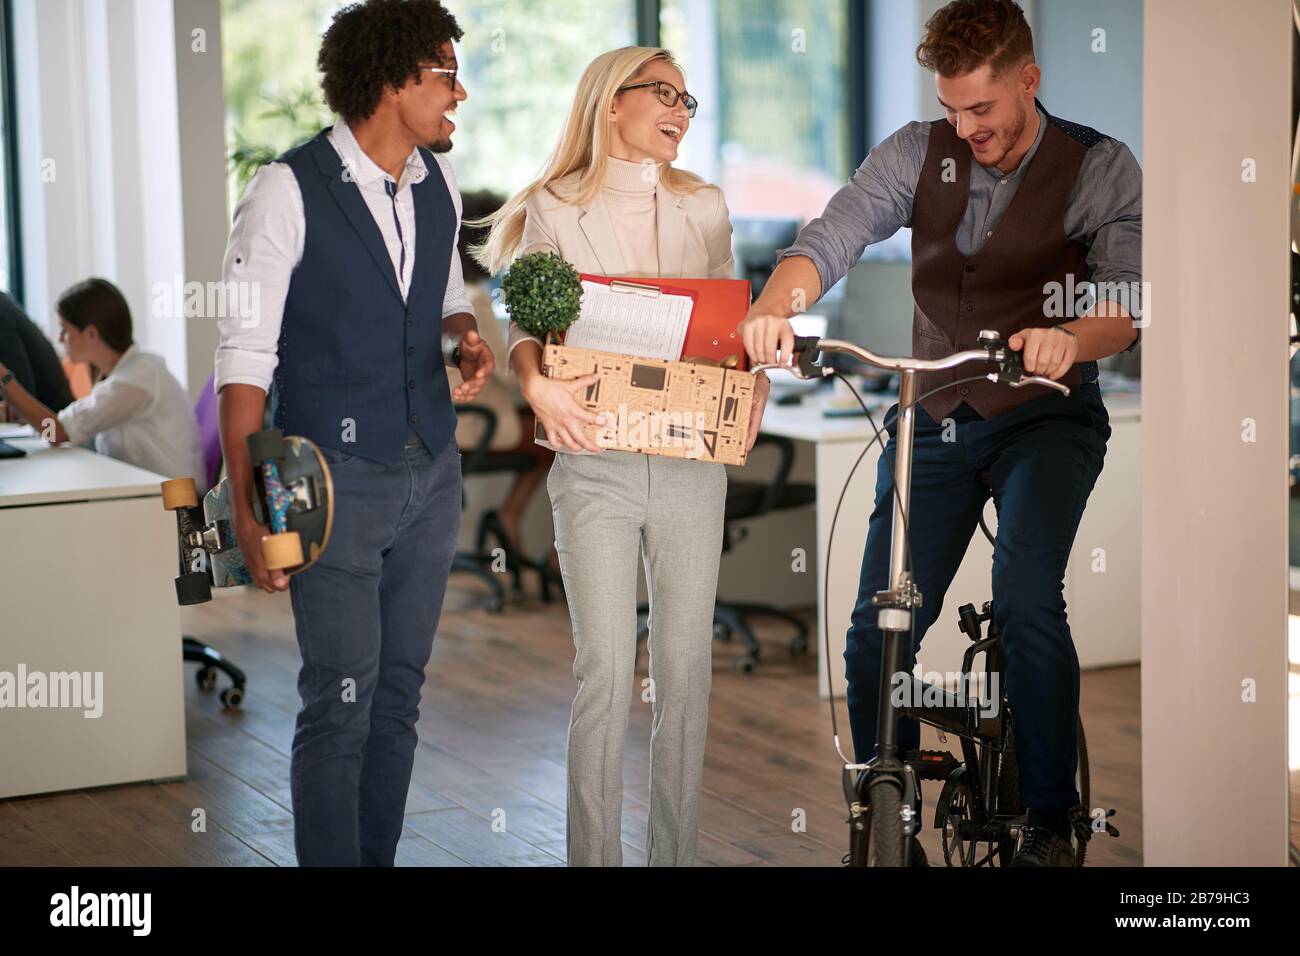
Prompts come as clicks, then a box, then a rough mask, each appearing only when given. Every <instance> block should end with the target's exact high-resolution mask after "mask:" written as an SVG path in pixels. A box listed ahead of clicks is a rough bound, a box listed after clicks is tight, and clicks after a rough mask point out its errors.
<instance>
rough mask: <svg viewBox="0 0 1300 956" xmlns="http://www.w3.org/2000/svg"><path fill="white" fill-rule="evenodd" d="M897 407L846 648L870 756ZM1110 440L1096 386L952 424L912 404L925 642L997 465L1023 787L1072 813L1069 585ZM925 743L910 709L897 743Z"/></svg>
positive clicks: (1075, 686)
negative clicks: (1074, 550) (1073, 552)
mask: <svg viewBox="0 0 1300 956" xmlns="http://www.w3.org/2000/svg"><path fill="white" fill-rule="evenodd" d="M896 414H897V406H894V407H893V408H891V409H890V410H889V413H888V415H889V418H890V420H891V424H890V426H889V428H888V432H889V436H890V437H889V440H888V442H886V452H885V454H883V455H882V456H881V458H880V464H879V468H878V474H877V479H876V502H875V510H874V511H873V512H872V515H871V522H870V525H869V528H868V532H867V547H866V553H865V555H864V556H863V559H862V575H861V580H860V583H859V585H858V600H857V605H856V607H855V608H854V610H853V618H852V623H851V625H850V626H849V631H848V639H847V644H846V647H845V651H844V662H845V672H846V676H847V680H848V691H847V698H848V706H849V720H850V724H851V726H852V731H853V746H854V749H855V751H856V753H857V759H858V760H859V761H863V762H865V761H866V760H869V759H870V758H871V757H873V756H874V755H875V749H876V720H877V716H878V706H879V700H880V671H881V647H882V638H881V632H880V629H879V628H878V627H877V626H876V619H877V615H878V614H879V608H876V607H874V606H872V604H871V598H872V595H874V594H875V593H876V592H877V591H883V590H886V589H887V588H888V587H889V583H888V582H889V552H890V526H891V522H892V520H893V513H894V481H893V465H894V451H895V441H896V437H897V425H896V423H894V422H893V417H894V415H896ZM945 433H946V434H945ZM945 437H946V438H948V439H949V440H947V441H945V440H944V439H945ZM1109 438H1110V419H1109V416H1108V415H1107V414H1106V408H1105V406H1104V405H1103V404H1102V400H1101V392H1100V391H1099V389H1098V387H1097V385H1096V383H1088V384H1084V385H1080V386H1078V387H1077V388H1075V389H1073V390H1072V391H1071V394H1070V396H1069V397H1068V398H1067V397H1066V396H1063V395H1060V394H1059V393H1056V392H1051V393H1049V394H1047V395H1045V396H1043V397H1042V398H1037V399H1034V400H1033V401H1029V402H1025V403H1024V404H1022V405H1019V406H1016V407H1015V408H1012V409H1010V410H1009V411H1006V412H1004V413H1002V414H1000V415H995V416H993V417H992V418H989V419H988V420H985V419H982V418H980V417H979V415H978V414H976V412H975V411H974V410H973V409H971V408H970V406H968V405H965V404H963V405H960V406H959V407H958V408H957V409H956V410H955V411H954V412H953V413H952V415H951V425H949V426H948V427H947V428H945V425H944V423H943V422H935V421H934V419H932V418H931V417H930V416H929V415H928V414H927V413H926V411H925V409H923V408H922V407H921V406H920V405H917V406H916V420H915V439H914V443H913V451H914V458H913V463H912V500H911V507H910V509H909V513H908V515H907V519H908V521H907V523H908V530H909V537H910V540H911V549H912V569H913V579H914V580H915V582H916V585H917V587H918V588H920V591H921V595H922V598H923V604H922V606H921V607H920V608H918V609H917V610H916V611H915V623H916V640H917V644H918V646H919V644H920V641H921V638H922V637H923V636H924V635H925V632H926V631H927V630H928V629H929V627H930V625H931V624H932V623H933V622H934V621H935V620H936V619H937V618H938V616H939V612H940V610H941V609H942V607H943V599H944V595H945V593H946V592H947V590H948V586H949V585H950V584H951V583H952V579H953V577H954V576H955V575H956V573H957V568H958V567H959V566H960V565H961V561H962V558H963V557H965V554H966V549H967V547H968V546H969V544H970V539H971V535H972V534H973V533H974V532H975V529H976V527H977V526H978V521H979V516H980V513H981V512H982V510H983V508H984V504H985V502H986V501H987V500H988V497H989V494H988V490H987V489H986V487H985V485H984V483H983V482H982V481H981V480H980V478H979V473H980V472H981V471H982V470H985V469H987V471H988V473H989V484H990V486H991V487H992V493H993V501H994V504H995V506H996V508H997V513H998V531H997V543H996V545H995V546H994V549H993V604H994V620H995V622H996V624H997V626H998V629H999V631H1000V632H1001V634H1002V642H1003V646H1004V649H1005V651H1006V674H1005V680H1006V690H1007V695H1008V700H1009V703H1010V707H1011V710H1012V713H1013V714H1014V715H1015V721H1014V735H1015V747H1016V753H1017V756H1018V759H1019V763H1020V797H1021V801H1022V803H1023V804H1024V806H1026V807H1032V808H1033V809H1035V810H1062V809H1069V808H1071V807H1073V806H1075V805H1076V804H1077V802H1078V794H1077V791H1076V789H1075V784H1074V776H1075V769H1076V763H1077V759H1078V756H1077V746H1078V745H1077V740H1076V737H1077V734H1076V729H1075V728H1076V725H1075V720H1076V716H1077V714H1078V711H1079V658H1078V655H1077V654H1076V653H1075V650H1074V642H1073V640H1072V639H1071V636H1070V627H1069V624H1068V623H1067V622H1066V616H1065V598H1064V596H1063V591H1064V584H1063V582H1064V579H1065V570H1066V564H1067V563H1068V561H1069V557H1070V549H1071V547H1072V546H1073V544H1074V535H1075V532H1076V531H1077V530H1078V527H1079V519H1080V518H1081V517H1082V515H1083V508H1084V505H1085V504H1086V503H1087V500H1088V495H1089V494H1090V493H1091V492H1092V488H1093V485H1094V484H1095V482H1096V480H1097V476H1098V475H1099V474H1100V473H1101V466H1102V460H1103V458H1104V457H1105V454H1106V442H1107V440H1108V439H1109ZM1134 493H1135V494H1136V493H1137V489H1134ZM978 600H982V598H980V599H977V606H978ZM953 620H954V624H955V615H953ZM915 652H916V648H912V649H911V652H910V654H909V649H908V648H906V647H904V649H903V658H904V659H903V664H902V667H903V669H904V670H910V669H911V667H912V663H913V656H914V654H915ZM920 741H921V729H920V725H919V724H918V723H917V722H916V721H915V720H912V719H910V718H902V719H900V720H899V723H898V744H899V749H900V752H901V751H905V750H909V749H915V748H917V747H919V746H920Z"/></svg>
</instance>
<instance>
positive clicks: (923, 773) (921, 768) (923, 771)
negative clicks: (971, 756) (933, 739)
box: [903, 750, 960, 780]
mask: <svg viewBox="0 0 1300 956" xmlns="http://www.w3.org/2000/svg"><path fill="white" fill-rule="evenodd" d="M903 762H904V763H907V764H911V766H912V769H913V770H915V771H916V776H917V779H919V780H947V779H948V777H949V775H950V774H951V773H952V772H953V770H955V769H956V768H957V765H958V764H959V763H960V761H959V760H958V759H957V758H956V756H954V755H953V753H952V752H951V751H948V750H909V751H908V752H907V753H906V754H905V755H904V757H903Z"/></svg>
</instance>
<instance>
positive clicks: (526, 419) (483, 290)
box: [447, 190, 559, 579]
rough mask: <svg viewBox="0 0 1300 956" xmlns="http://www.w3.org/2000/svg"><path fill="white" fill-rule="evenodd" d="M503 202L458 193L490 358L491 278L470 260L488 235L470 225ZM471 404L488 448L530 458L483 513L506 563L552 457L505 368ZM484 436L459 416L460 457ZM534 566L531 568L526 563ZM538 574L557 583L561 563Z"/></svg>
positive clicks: (471, 287) (499, 343)
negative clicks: (490, 427)
mask: <svg viewBox="0 0 1300 956" xmlns="http://www.w3.org/2000/svg"><path fill="white" fill-rule="evenodd" d="M503 202H504V200H503V199H502V198H501V197H500V196H498V195H496V194H495V193H492V192H489V191H487V190H481V191H478V192H465V193H461V204H462V208H463V216H464V221H463V223H462V225H461V236H460V246H459V249H460V261H461V271H462V272H463V273H464V276H465V294H466V296H467V298H468V299H469V301H470V303H471V304H472V305H473V307H474V314H475V317H476V318H477V319H478V329H479V334H481V335H482V336H483V339H484V340H485V341H486V342H487V343H488V345H489V346H491V348H492V351H493V353H495V354H499V355H504V354H505V353H506V339H505V335H504V333H503V332H502V329H501V324H500V322H499V321H498V320H497V317H496V315H495V314H494V313H493V311H492V294H491V289H490V286H489V283H490V281H491V278H492V277H491V276H490V275H488V273H487V272H486V271H485V270H484V269H483V267H482V266H481V265H479V264H478V261H477V260H475V258H474V257H473V256H472V255H470V254H469V249H470V247H471V246H475V245H477V244H478V243H480V242H482V241H483V240H484V239H486V238H487V230H486V229H485V228H483V227H481V226H479V227H475V226H474V225H472V223H473V222H475V221H478V220H483V219H485V218H487V217H488V216H491V215H492V214H493V213H494V212H496V211H497V210H498V209H500V208H501V205H502V203H503ZM447 380H448V384H449V385H451V386H452V387H453V388H455V386H457V385H459V384H460V381H461V379H460V373H459V372H457V371H456V370H455V369H449V370H448V372H447ZM475 404H477V405H484V406H486V407H488V408H490V409H491V410H492V411H493V412H494V413H495V414H496V417H497V428H496V432H495V433H494V434H493V436H492V442H491V444H490V445H489V446H488V447H489V448H490V449H491V450H492V451H509V452H514V453H517V454H524V455H528V456H530V457H532V458H533V459H534V460H535V463H534V465H533V467H532V469H530V470H529V471H524V472H519V473H518V474H517V477H516V478H515V480H514V483H513V484H512V485H511V486H510V491H509V493H508V494H507V495H506V498H505V501H503V502H502V503H501V505H500V506H499V507H498V508H496V509H495V510H492V511H488V512H485V513H484V515H483V522H484V527H485V529H487V530H489V531H491V532H492V533H493V534H495V535H496V536H497V537H498V538H499V539H501V544H502V547H504V548H505V550H506V556H507V560H515V559H516V557H518V558H522V556H523V554H524V553H525V551H524V541H523V536H522V533H521V526H522V524H523V519H524V512H525V511H527V509H528V503H529V502H530V501H531V500H532V497H533V494H534V493H535V492H536V491H537V489H538V488H539V487H541V484H542V481H543V480H544V479H545V478H546V472H547V470H548V469H549V468H550V467H551V461H552V460H553V459H554V458H555V452H553V451H551V450H550V449H549V448H546V447H544V446H542V445H539V444H537V442H536V441H535V440H534V438H533V436H534V433H535V431H536V427H537V419H536V418H535V417H534V416H533V410H532V409H531V408H529V407H528V403H527V402H525V401H524V397H523V394H522V393H521V392H520V390H519V383H518V381H517V380H516V379H515V377H514V376H513V375H511V374H510V371H509V369H508V368H506V366H505V364H504V363H502V364H501V365H499V366H498V367H497V368H496V370H495V371H494V373H493V375H492V377H491V378H489V379H488V380H487V382H486V384H484V386H483V391H481V392H480V393H479V395H478V398H477V399H475ZM482 433H483V422H482V419H480V418H478V417H477V416H474V415H462V416H460V419H459V421H458V422H457V425H456V442H457V444H458V445H459V446H460V448H461V450H462V451H470V450H472V449H473V448H474V447H476V446H477V445H478V442H479V441H480V438H481V436H482ZM528 563H530V564H531V563H532V562H528ZM539 564H541V565H542V567H541V570H542V573H547V571H546V569H547V568H550V569H551V571H552V573H553V576H554V578H555V579H558V577H559V560H558V558H557V556H556V554H555V549H554V547H551V548H550V549H549V555H548V557H547V558H546V559H543V562H539Z"/></svg>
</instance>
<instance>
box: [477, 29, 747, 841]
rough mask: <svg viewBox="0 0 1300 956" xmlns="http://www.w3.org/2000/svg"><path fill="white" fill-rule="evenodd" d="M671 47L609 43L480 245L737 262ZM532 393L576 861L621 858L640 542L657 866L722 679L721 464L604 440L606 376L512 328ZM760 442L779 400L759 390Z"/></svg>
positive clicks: (650, 266) (503, 250)
mask: <svg viewBox="0 0 1300 956" xmlns="http://www.w3.org/2000/svg"><path fill="white" fill-rule="evenodd" d="M685 87H686V81H685V79H684V78H683V76H682V72H681V70H680V68H679V67H678V66H677V64H676V62H675V61H674V60H673V58H672V55H671V54H670V53H669V52H668V51H667V50H662V49H655V48H647V47H624V48H623V49H619V50H613V51H611V52H609V53H604V54H602V55H600V56H598V57H597V58H596V59H595V60H593V61H592V63H591V64H590V65H589V66H588V67H587V69H586V71H585V72H584V73H583V75H582V78H581V79H580V80H579V81H578V91H577V94H576V96H575V99H574V103H573V106H572V108H571V109H570V111H569V116H568V119H567V121H566V123H565V127H564V130H563V132H562V133H561V136H560V141H559V143H558V144H557V146H556V147H555V150H554V151H553V153H552V154H551V157H550V159H549V161H548V162H547V165H546V167H545V170H544V172H543V173H542V175H541V176H540V177H539V178H538V179H537V180H536V181H534V182H533V183H532V184H531V185H529V186H528V187H527V188H525V189H524V190H523V191H522V192H520V193H519V194H518V195H516V196H515V197H514V198H513V199H511V200H510V201H509V202H508V203H506V205H505V206H504V207H503V208H502V209H501V210H500V211H499V212H498V213H496V214H495V215H494V216H492V217H490V222H491V223H492V231H491V233H490V235H489V237H488V240H487V241H486V242H485V243H484V245H483V246H482V247H481V248H480V249H478V250H476V253H477V255H478V256H479V258H480V261H482V262H483V264H484V265H485V266H486V267H487V268H488V269H489V270H490V271H492V272H494V273H495V272H498V271H500V270H501V269H503V268H505V267H506V266H507V265H509V263H510V262H511V260H512V259H513V258H514V257H515V256H516V255H523V254H527V253H530V252H537V251H545V252H553V253H556V254H558V255H559V256H561V257H562V258H564V259H565V260H567V261H568V262H569V263H570V264H571V265H572V266H574V268H576V269H578V270H579V271H581V272H588V273H598V274H602V275H609V276H653V277H665V276H667V277H673V276H677V277H707V278H734V265H733V263H732V257H731V221H730V219H729V217H728V214H727V206H726V203H725V202H724V200H723V196H722V191H721V190H720V189H718V188H717V187H716V186H711V185H709V184H707V183H705V182H704V181H703V180H701V179H700V178H699V177H698V176H695V175H693V174H691V173H688V172H685V171H683V170H680V169H676V168H674V167H673V166H672V162H673V160H675V159H676V158H677V150H678V146H679V145H680V143H681V141H682V137H684V136H685V135H686V131H687V129H688V127H689V126H690V119H691V117H692V116H694V115H695V108H696V101H695V98H694V97H692V96H690V95H689V94H688V93H687V92H686V89H685ZM510 357H511V364H512V366H513V368H514V371H515V374H516V375H518V376H519V381H520V384H521V386H522V389H523V393H524V398H525V399H526V400H527V401H528V403H529V405H531V406H532V408H533V411H534V413H535V414H536V416H537V419H538V421H540V422H541V424H542V426H543V427H544V428H545V430H546V435H547V436H548V438H549V439H550V444H551V445H552V446H553V447H554V448H555V450H556V451H557V452H560V454H557V455H556V456H555V462H554V464H553V465H552V466H551V472H550V475H549V477H548V479H547V489H548V490H549V491H550V494H551V506H552V512H553V516H554V520H555V543H556V548H557V550H558V551H559V555H560V566H561V570H562V572H563V575H564V590H565V594H566V596H567V599H568V604H569V613H570V616H571V619H572V624H573V641H574V645H575V647H576V652H577V653H576V658H575V661H574V665H573V672H574V676H575V677H576V678H577V680H578V692H577V696H576V698H575V699H574V702H573V712H572V715H571V718H570V722H569V743H568V834H567V836H568V862H569V865H570V866H619V865H621V863H622V859H623V855H622V830H621V816H622V804H623V739H624V737H625V736H626V732H627V720H628V708H629V706H630V705H631V699H632V688H633V682H634V679H635V670H636V651H637V640H636V627H637V620H636V603H637V565H638V553H641V554H643V555H644V560H645V566H646V581H647V584H648V589H649V592H650V606H651V615H650V622H651V625H650V637H649V646H650V679H651V685H650V690H651V695H650V702H651V705H652V708H653V723H652V729H651V737H650V754H651V756H650V766H651V779H650V821H649V835H648V839H647V843H646V856H647V862H648V863H649V865H651V866H675V865H676V866H683V865H690V864H691V863H692V861H693V860H694V857H695V847H696V838H697V829H698V824H699V798H700V779H701V776H702V772H703V765H704V742H705V735H706V731H707V725H708V707H709V686H710V682H711V680H712V642H713V605H714V599H715V595H716V590H717V580H718V561H719V557H720V554H721V551H722V519H723V510H724V508H725V499H726V492H727V473H726V470H725V468H724V466H723V465H721V464H718V463H716V462H703V461H691V460H687V459H675V458H666V457H661V456H653V455H641V454H635V453H630V452H621V451H602V450H601V449H600V448H599V446H597V445H596V444H595V443H594V442H592V441H591V440H590V439H589V438H587V437H586V436H585V435H584V434H583V431H582V425H583V424H599V423H600V422H599V420H598V419H597V417H596V416H595V415H593V414H591V413H589V412H587V411H585V410H584V409H582V408H581V407H580V406H579V405H578V403H577V401H576V400H575V398H574V395H575V393H576V392H577V390H578V389H582V388H585V387H587V386H588V385H590V384H591V383H592V382H593V381H595V376H594V375H591V376H586V377H584V378H580V379H577V380H575V381H572V382H563V383H561V382H555V381H552V380H551V379H548V378H546V377H544V376H543V375H542V373H541V357H542V346H541V342H539V341H538V340H537V339H535V338H531V337H528V336H526V335H524V334H523V333H522V331H521V330H520V329H519V328H518V327H517V326H514V325H512V326H511V329H510ZM754 391H755V396H754V404H755V407H754V410H753V412H752V414H751V418H750V432H749V442H750V445H751V446H752V445H753V442H754V437H755V435H756V434H757V432H758V423H759V419H760V418H761V416H762V411H763V405H764V404H765V403H766V399H767V385H766V381H765V379H764V381H763V384H762V385H761V386H760V387H758V388H756V389H755V390H754Z"/></svg>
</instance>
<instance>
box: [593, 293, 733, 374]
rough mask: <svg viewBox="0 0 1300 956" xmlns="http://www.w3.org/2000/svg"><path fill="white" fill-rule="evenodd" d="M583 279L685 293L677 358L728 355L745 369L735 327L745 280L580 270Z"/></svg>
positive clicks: (714, 359) (717, 358) (716, 358)
mask: <svg viewBox="0 0 1300 956" xmlns="http://www.w3.org/2000/svg"><path fill="white" fill-rule="evenodd" d="M579 278H580V279H582V280H584V281H591V282H600V283H602V284H604V285H609V286H611V287H612V288H614V289H616V290H617V291H626V292H628V293H629V294H640V295H659V294H663V293H667V294H669V295H687V296H690V297H691V298H692V299H693V301H694V306H693V307H692V309H691V320H690V324H689V325H688V326H687V328H686V342H685V344H684V345H683V346H682V354H681V356H679V358H700V359H707V360H709V361H710V362H713V363H721V362H722V361H723V360H724V359H726V358H728V357H729V356H733V355H734V356H736V357H737V365H736V368H739V369H742V370H744V369H748V368H749V356H748V355H746V354H745V346H744V343H742V342H741V340H740V336H739V335H738V334H737V332H736V326H737V325H739V324H740V322H741V320H742V319H744V318H745V314H746V313H747V312H748V311H749V304H750V287H749V280H748V279H683V278H679V277H673V278H667V279H654V278H646V277H643V276H636V277H621V276H600V275H590V274H588V273H585V272H584V273H582V274H581V275H580V276H579Z"/></svg>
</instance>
